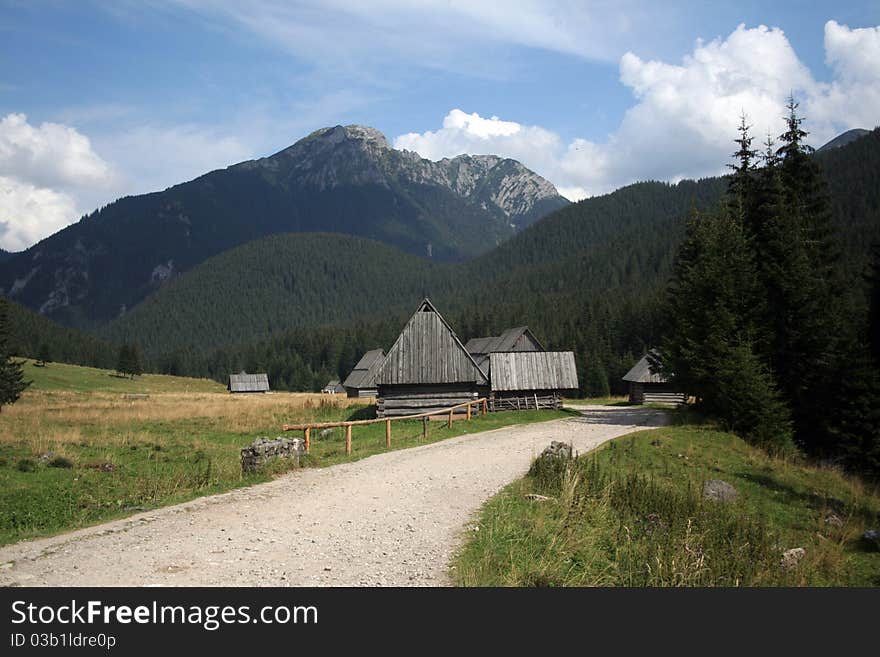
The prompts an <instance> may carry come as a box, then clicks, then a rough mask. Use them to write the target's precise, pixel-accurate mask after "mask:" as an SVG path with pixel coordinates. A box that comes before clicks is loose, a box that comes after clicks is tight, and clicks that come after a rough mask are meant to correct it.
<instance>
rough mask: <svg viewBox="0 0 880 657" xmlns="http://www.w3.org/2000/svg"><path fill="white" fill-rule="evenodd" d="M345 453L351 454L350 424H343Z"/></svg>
mask: <svg viewBox="0 0 880 657" xmlns="http://www.w3.org/2000/svg"><path fill="white" fill-rule="evenodd" d="M345 453H346V454H351V425H350V424H346V425H345Z"/></svg>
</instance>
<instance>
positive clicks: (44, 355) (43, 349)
mask: <svg viewBox="0 0 880 657" xmlns="http://www.w3.org/2000/svg"><path fill="white" fill-rule="evenodd" d="M51 362H52V352H51V351H50V350H49V345H48V344H47V343H45V342H43V343H42V344H40V349H39V351H38V352H37V364H39V365H41V366H43V367H45V366H46V365H47V364H48V363H51Z"/></svg>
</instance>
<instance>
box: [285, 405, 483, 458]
mask: <svg viewBox="0 0 880 657" xmlns="http://www.w3.org/2000/svg"><path fill="white" fill-rule="evenodd" d="M475 404H479V406H480V410H481V411H482V415H486V414H487V413H488V412H489V406H488V400H487V399H486V398H485V397H481V398H480V399H474V400H472V401H467V402H464V403H463V404H456V405H455V406H450V407H449V408H443V409H440V410H439V411H431V412H429V413H416V414H415V415H398V416H397V417H389V418H376V419H375V420H348V421H342V422H306V423H303V424H285V425H283V426H282V427H281V429H282V430H283V431H302V432H303V441H304V442H305V448H306V454H308V453H309V449H310V448H311V437H312V436H311V434H312V429H330V428H334V427H345V453H346V454H351V428H352V427H353V426H356V425H364V424H378V423H379V422H384V423H385V446H386V447H388V448H390V447H391V423H392V422H397V421H398V420H418V419H421V420H422V437H423V438H427V437H428V418H429V417H432V416H434V415H447V416H448V417H447V419H446V426H447V427H449V428H450V429H451V428H452V416H453V414H454V413H455V411H456V410H458V409H459V408H465V413H466V415H465V419H466V420H470V419H471V415H472V411H471V407H472V406H474V405H475Z"/></svg>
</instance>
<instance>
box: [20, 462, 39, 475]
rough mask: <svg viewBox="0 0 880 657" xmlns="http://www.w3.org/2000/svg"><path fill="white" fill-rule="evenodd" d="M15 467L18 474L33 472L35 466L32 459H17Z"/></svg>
mask: <svg viewBox="0 0 880 657" xmlns="http://www.w3.org/2000/svg"><path fill="white" fill-rule="evenodd" d="M17 467H18V471H19V472H34V471H35V470H36V469H37V464H36V462H35V461H34V460H33V459H19V461H18V466H17Z"/></svg>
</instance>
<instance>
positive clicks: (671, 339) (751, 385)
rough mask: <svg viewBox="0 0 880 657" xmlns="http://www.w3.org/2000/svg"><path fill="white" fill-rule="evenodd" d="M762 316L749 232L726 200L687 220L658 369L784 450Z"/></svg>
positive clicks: (733, 426) (706, 406) (782, 409)
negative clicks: (762, 349)
mask: <svg viewBox="0 0 880 657" xmlns="http://www.w3.org/2000/svg"><path fill="white" fill-rule="evenodd" d="M762 314H763V303H762V294H761V289H760V279H759V276H758V272H757V267H756V265H755V261H754V254H753V250H752V245H751V241H750V237H749V234H748V231H747V230H746V229H745V227H744V226H743V224H742V222H741V221H739V220H738V219H737V217H736V216H735V215H734V212H733V211H732V210H731V209H730V206H729V205H722V207H721V208H719V210H718V211H717V212H716V213H704V214H702V215H700V214H695V216H694V217H693V218H692V219H691V220H690V221H689V222H688V226H687V234H686V237H685V241H684V243H683V244H682V246H681V248H680V250H679V254H678V258H677V261H676V265H675V270H674V275H673V279H672V283H671V285H670V288H669V293H668V300H667V305H666V331H665V338H664V340H663V341H662V343H661V344H662V346H661V359H660V362H661V369H662V370H663V371H664V373H665V374H666V375H667V376H668V377H670V378H671V380H673V381H674V382H675V383H676V384H678V385H679V386H680V387H681V388H683V389H684V390H686V391H687V392H689V393H690V394H692V395H694V396H696V397H697V401H698V404H699V406H700V407H701V408H702V409H703V410H704V411H705V412H707V413H708V414H710V415H712V416H714V417H716V418H718V419H719V420H720V421H721V422H722V423H723V424H724V426H726V427H727V428H729V429H730V430H733V431H736V432H737V433H740V434H741V435H743V437H745V438H746V439H748V440H749V441H751V442H753V443H755V444H761V445H763V446H766V447H770V448H772V449H774V450H784V449H786V448H787V447H788V446H789V445H790V442H791V431H790V420H789V411H788V408H787V407H786V405H785V404H784V403H783V402H782V400H781V399H780V398H779V396H778V393H777V391H776V385H775V382H774V381H773V378H772V375H771V372H770V371H769V370H768V368H767V367H766V366H765V365H764V362H763V360H762V359H761V357H760V355H759V352H758V349H757V336H758V331H757V328H756V327H757V325H758V322H759V320H760V318H761V317H762Z"/></svg>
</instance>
